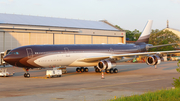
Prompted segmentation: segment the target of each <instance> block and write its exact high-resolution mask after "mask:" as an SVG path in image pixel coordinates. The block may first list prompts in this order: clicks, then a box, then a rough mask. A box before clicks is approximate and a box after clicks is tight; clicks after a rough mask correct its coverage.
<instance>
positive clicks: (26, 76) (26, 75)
mask: <svg viewBox="0 0 180 101" xmlns="http://www.w3.org/2000/svg"><path fill="white" fill-rule="evenodd" d="M23 70H24V71H25V72H26V73H24V77H25V78H29V77H30V74H29V73H28V71H29V69H28V68H23Z"/></svg>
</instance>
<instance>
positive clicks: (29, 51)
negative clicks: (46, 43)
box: [26, 48, 33, 58]
mask: <svg viewBox="0 0 180 101" xmlns="http://www.w3.org/2000/svg"><path fill="white" fill-rule="evenodd" d="M26 51H27V56H28V58H32V57H33V51H32V49H31V48H26Z"/></svg>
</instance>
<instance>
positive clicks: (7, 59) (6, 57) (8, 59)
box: [3, 55, 10, 63]
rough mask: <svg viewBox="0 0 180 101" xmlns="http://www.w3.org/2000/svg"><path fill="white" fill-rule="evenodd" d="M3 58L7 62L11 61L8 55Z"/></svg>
mask: <svg viewBox="0 0 180 101" xmlns="http://www.w3.org/2000/svg"><path fill="white" fill-rule="evenodd" d="M3 60H4V61H5V62H7V63H9V62H10V57H9V56H7V55H6V56H5V57H4V58H3Z"/></svg>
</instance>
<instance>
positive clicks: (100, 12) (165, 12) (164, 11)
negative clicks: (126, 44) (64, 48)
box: [0, 0, 180, 31]
mask: <svg viewBox="0 0 180 101" xmlns="http://www.w3.org/2000/svg"><path fill="white" fill-rule="evenodd" d="M0 13H7V14H22V15H33V16H46V17H60V18H69V19H81V20H92V21H99V20H107V21H108V22H110V23H111V24H113V25H118V26H120V27H121V28H123V29H125V30H131V31H133V30H134V29H137V30H139V31H142V30H143V28H144V26H145V24H146V23H147V21H148V20H153V26H152V29H159V30H162V29H164V28H166V23H167V20H169V27H170V28H174V29H179V30H180V0H0Z"/></svg>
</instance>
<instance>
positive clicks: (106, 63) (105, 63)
mask: <svg viewBox="0 0 180 101" xmlns="http://www.w3.org/2000/svg"><path fill="white" fill-rule="evenodd" d="M115 66H116V62H115V61H110V60H101V61H99V62H98V65H97V67H98V68H99V69H100V70H105V69H111V68H112V67H115Z"/></svg>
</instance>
